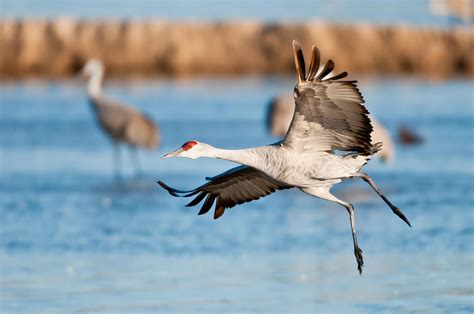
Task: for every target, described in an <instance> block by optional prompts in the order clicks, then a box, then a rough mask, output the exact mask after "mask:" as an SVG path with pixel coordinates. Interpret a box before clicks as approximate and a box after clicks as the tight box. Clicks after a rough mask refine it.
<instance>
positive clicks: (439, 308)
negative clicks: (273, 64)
mask: <svg viewBox="0 0 474 314" xmlns="http://www.w3.org/2000/svg"><path fill="white" fill-rule="evenodd" d="M293 84H294V82H293V77H291V78H285V77H283V78H274V77H263V78H262V77H247V78H245V77H244V78H235V79H229V78H202V79H183V80H164V79H153V80H138V81H109V82H108V84H107V85H106V91H107V93H109V94H110V95H112V96H113V97H115V98H120V99H122V100H123V101H126V102H129V103H132V104H134V106H136V107H137V108H140V110H142V111H145V112H147V113H148V114H149V115H150V116H152V117H153V118H154V119H155V120H156V121H158V122H159V124H160V128H161V132H162V137H163V145H162V147H161V148H160V149H159V150H158V151H157V152H153V153H146V152H141V153H140V156H139V158H140V161H141V165H142V168H143V173H142V175H141V176H139V177H136V176H135V174H134V167H133V163H132V162H131V160H130V158H129V157H130V156H129V154H128V153H129V152H128V151H127V150H124V151H123V160H122V161H123V165H124V171H123V176H122V179H121V180H116V179H114V176H113V171H112V168H113V167H112V149H111V145H110V143H109V141H108V140H107V138H106V137H105V136H104V135H103V134H102V133H101V132H100V130H99V128H98V127H97V125H96V124H95V121H94V119H93V115H92V112H91V110H90V108H89V107H88V104H87V103H86V98H85V96H84V87H83V85H82V84H81V82H79V81H42V80H31V81H28V80H26V81H10V82H2V85H1V87H0V95H1V96H0V97H1V98H0V99H1V108H0V109H1V111H0V117H1V118H0V145H1V154H0V158H1V159H0V171H1V182H0V221H1V227H0V312H1V313H156V312H163V313H187V312H195V313H224V312H231V313H232V312H233V313H241V312H259V313H261V312H267V313H275V312H277V313H314V312H324V313H349V312H351V313H353V312H355V313H402V312H404V313H408V312H409V313H472V312H473V311H474V235H473V231H474V211H473V207H474V206H473V205H474V191H473V187H474V161H473V156H474V141H473V135H474V124H473V122H474V95H473V91H472V90H473V89H472V81H465V80H451V81H442V82H429V81H425V80H423V79H408V78H393V79H373V80H368V79H366V80H362V81H361V82H360V87H361V90H362V92H363V93H364V96H365V98H366V100H367V106H368V107H369V110H370V111H371V112H372V113H373V114H374V115H375V116H376V117H378V119H379V120H380V121H381V122H382V123H383V124H384V125H386V126H387V127H388V128H389V129H390V130H391V131H392V133H393V134H395V133H396V129H397V126H398V125H400V124H404V125H406V126H408V127H410V128H412V129H413V130H415V131H416V132H418V133H419V134H420V135H421V136H422V137H423V138H424V139H425V142H424V143H423V144H422V145H420V146H414V147H406V146H400V145H398V144H397V147H396V158H395V161H394V162H393V164H390V165H385V164H382V163H381V162H379V161H378V160H373V161H371V162H370V164H369V165H368V167H366V170H367V172H369V173H370V174H371V175H372V176H373V177H374V179H375V180H376V182H378V184H379V185H380V186H381V187H382V188H383V189H384V191H385V192H386V194H387V195H388V196H389V197H390V199H391V200H392V201H393V202H394V203H396V204H397V205H399V206H400V207H401V208H402V209H403V210H404V212H405V213H406V215H407V216H408V217H409V218H410V220H411V222H412V224H413V226H414V227H413V228H411V229H410V228H408V227H407V226H406V225H404V223H403V222H402V221H400V220H399V219H398V218H397V217H396V216H394V215H393V214H392V213H391V211H390V210H389V208H388V207H387V206H386V205H385V204H384V203H383V202H382V201H381V200H380V199H379V198H378V197H377V195H376V194H375V193H374V192H373V191H371V190H370V187H368V186H367V185H365V184H364V183H363V182H358V181H348V182H345V183H343V184H342V185H341V186H338V187H337V188H336V189H335V194H336V195H337V196H339V197H340V198H342V199H345V200H348V201H350V202H352V203H354V205H355V207H356V220H357V221H356V224H357V230H358V236H359V241H360V245H361V247H362V249H363V250H364V256H365V261H366V266H365V268H364V273H363V276H359V275H358V273H357V270H356V263H355V259H354V256H353V251H352V250H353V249H352V239H351V234H350V226H349V219H348V216H347V213H346V211H345V209H344V208H342V207H340V206H337V205H334V204H331V203H328V202H325V201H321V200H318V199H315V198H311V197H309V196H308V195H305V194H303V193H301V192H299V191H297V190H288V191H282V192H278V193H275V194H272V195H271V196H269V197H266V198H264V199H261V200H259V201H257V202H251V203H248V204H245V205H241V206H238V207H235V208H233V209H231V210H227V211H226V213H225V214H224V216H223V217H222V218H221V219H219V220H217V221H214V220H213V219H212V216H211V215H209V214H208V215H204V216H197V215H196V213H197V209H196V208H185V207H184V205H185V204H186V202H185V200H182V199H176V198H173V197H171V196H170V195H168V194H167V193H166V192H165V191H164V190H162V189H160V188H159V187H158V186H157V185H156V183H155V181H156V180H157V179H160V180H164V181H165V182H167V183H169V184H170V185H172V186H176V187H178V188H183V189H188V188H193V187H195V186H197V185H199V184H200V183H202V182H203V178H204V177H205V176H210V175H215V174H217V173H219V172H221V171H224V170H226V169H228V168H229V167H231V166H233V165H232V164H230V163H228V162H225V161H219V160H211V159H198V160H187V159H169V160H161V159H160V156H162V155H163V154H164V153H166V152H168V151H170V150H172V149H175V148H176V147H178V146H180V145H181V144H182V143H183V142H184V141H186V140H190V139H198V140H201V141H203V142H208V143H211V144H213V145H216V146H222V147H228V148H239V147H247V146H256V145H262V144H266V143H270V142H273V141H275V138H271V137H270V136H269V135H268V134H267V132H266V130H265V127H264V119H265V110H266V106H265V105H266V102H267V101H268V99H269V98H270V97H272V96H273V95H275V94H278V93H281V92H286V91H290V92H291V90H292V87H293Z"/></svg>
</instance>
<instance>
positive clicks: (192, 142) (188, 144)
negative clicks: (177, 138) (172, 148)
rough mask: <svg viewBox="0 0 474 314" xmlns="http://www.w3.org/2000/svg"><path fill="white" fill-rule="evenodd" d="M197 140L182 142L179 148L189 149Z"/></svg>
mask: <svg viewBox="0 0 474 314" xmlns="http://www.w3.org/2000/svg"><path fill="white" fill-rule="evenodd" d="M197 143H198V142H196V141H188V142H186V143H184V144H183V146H181V148H182V149H183V150H190V149H191V148H193V146H194V145H197Z"/></svg>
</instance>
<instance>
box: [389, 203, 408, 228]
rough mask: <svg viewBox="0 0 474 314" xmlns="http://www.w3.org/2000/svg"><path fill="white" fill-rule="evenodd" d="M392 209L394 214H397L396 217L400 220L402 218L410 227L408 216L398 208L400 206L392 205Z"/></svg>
mask: <svg viewBox="0 0 474 314" xmlns="http://www.w3.org/2000/svg"><path fill="white" fill-rule="evenodd" d="M392 211H393V213H394V214H395V215H397V216H398V217H400V219H401V220H403V221H404V222H405V223H406V224H407V225H408V226H410V227H411V223H410V221H409V220H408V218H407V217H406V216H405V214H404V213H403V212H402V211H401V210H400V208H398V207H393V208H392Z"/></svg>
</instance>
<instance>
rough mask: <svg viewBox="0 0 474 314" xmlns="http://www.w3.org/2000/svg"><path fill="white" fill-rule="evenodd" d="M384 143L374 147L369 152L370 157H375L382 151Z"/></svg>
mask: <svg viewBox="0 0 474 314" xmlns="http://www.w3.org/2000/svg"><path fill="white" fill-rule="evenodd" d="M382 146H383V143H382V142H377V143H375V144H374V145H372V147H371V148H370V149H369V151H368V152H367V153H368V154H369V155H374V154H376V153H378V152H379V151H380V150H381V149H382Z"/></svg>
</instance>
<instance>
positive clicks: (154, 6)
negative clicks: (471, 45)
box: [0, 0, 461, 27]
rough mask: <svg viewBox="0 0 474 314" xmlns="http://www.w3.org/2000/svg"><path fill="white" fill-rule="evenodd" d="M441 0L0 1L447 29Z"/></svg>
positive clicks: (10, 11)
mask: <svg viewBox="0 0 474 314" xmlns="http://www.w3.org/2000/svg"><path fill="white" fill-rule="evenodd" d="M436 1H438V2H440V4H442V3H444V2H443V0H434V1H433V0H416V1H413V0H383V1H379V0H357V1H355V0H332V1H323V0H319V1H317V0H316V1H314V0H303V1H297V2H294V1H289V0H276V1H269V0H256V1H250V0H228V1H224V0H201V1H191V0H160V1H155V0H135V1H129V0H94V1H90V0H89V1H87V0H82V1H80V0H48V1H44V0H2V1H1V4H0V5H1V6H0V9H1V10H2V11H3V13H2V16H4V17H58V16H75V17H81V18H92V19H94V18H103V17H109V18H127V19H128V18H162V19H167V20H176V21H182V20H193V21H229V20H242V19H244V20H249V19H250V20H259V21H267V22H275V21H292V22H302V21H310V20H314V19H323V20H326V21H331V22H346V23H350V22H372V23H377V24H412V25H423V26H441V27H446V26H450V25H454V24H459V23H461V21H456V20H454V19H453V18H452V17H447V16H439V15H435V14H433V13H432V10H431V9H430V7H432V6H433V4H432V3H433V2H436Z"/></svg>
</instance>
